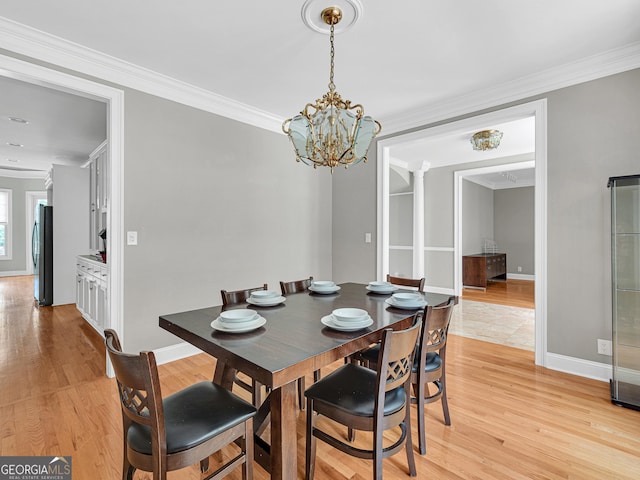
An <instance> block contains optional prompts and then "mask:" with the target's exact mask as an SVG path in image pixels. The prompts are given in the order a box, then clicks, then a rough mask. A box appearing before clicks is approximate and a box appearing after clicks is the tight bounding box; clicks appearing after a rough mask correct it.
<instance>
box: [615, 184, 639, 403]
mask: <svg viewBox="0 0 640 480" xmlns="http://www.w3.org/2000/svg"><path fill="white" fill-rule="evenodd" d="M609 187H610V188H611V249H612V252H611V263H612V265H611V271H612V287H613V292H612V307H613V311H612V320H613V329H612V343H613V379H612V384H611V397H612V401H613V402H614V403H616V404H619V405H622V406H627V407H631V408H636V409H640V175H633V176H627V177H612V178H610V179H609Z"/></svg>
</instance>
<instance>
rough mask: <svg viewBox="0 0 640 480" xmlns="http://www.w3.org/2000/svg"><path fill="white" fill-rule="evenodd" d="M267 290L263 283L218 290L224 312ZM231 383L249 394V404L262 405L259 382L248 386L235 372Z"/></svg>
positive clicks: (252, 381)
mask: <svg viewBox="0 0 640 480" xmlns="http://www.w3.org/2000/svg"><path fill="white" fill-rule="evenodd" d="M268 289H269V287H268V285H267V284H266V283H265V284H263V285H262V286H261V287H254V288H246V289H244V290H233V291H228V290H220V295H221V297H222V309H223V310H224V309H225V307H228V306H230V305H236V304H238V303H245V302H246V301H247V299H248V298H249V297H250V296H251V294H252V293H253V292H256V291H258V290H268ZM233 383H235V384H236V385H238V386H239V387H240V388H242V389H244V390H246V391H247V392H249V393H250V394H251V403H253V405H254V406H256V407H259V406H260V405H261V404H262V385H261V384H260V382H258V381H257V380H255V379H253V378H252V379H251V384H248V383H247V382H245V381H244V380H243V379H242V378H240V377H239V376H238V374H237V372H236V374H235V376H234V378H233Z"/></svg>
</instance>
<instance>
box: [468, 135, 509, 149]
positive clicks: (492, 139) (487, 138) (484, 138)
mask: <svg viewBox="0 0 640 480" xmlns="http://www.w3.org/2000/svg"><path fill="white" fill-rule="evenodd" d="M501 139H502V132H499V131H498V130H482V131H480V132H477V133H474V134H473V137H471V138H470V142H471V144H472V145H473V149H474V150H491V149H494V148H498V146H499V145H500V140H501Z"/></svg>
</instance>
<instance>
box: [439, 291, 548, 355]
mask: <svg viewBox="0 0 640 480" xmlns="http://www.w3.org/2000/svg"><path fill="white" fill-rule="evenodd" d="M449 333H451V334H454V335H460V336H462V337H469V338H476V339H478V340H484V341H486V342H492V343H499V344H501V345H508V346H511V347H516V348H521V349H524V350H531V351H534V338H535V310H533V309H529V308H519V307H507V306H505V305H495V304H491V303H481V302H474V301H471V300H462V299H461V300H460V303H459V304H458V305H457V306H456V308H454V309H453V316H452V318H451V324H450V325H449Z"/></svg>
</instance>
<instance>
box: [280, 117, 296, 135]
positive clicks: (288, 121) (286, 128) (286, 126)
mask: <svg viewBox="0 0 640 480" xmlns="http://www.w3.org/2000/svg"><path fill="white" fill-rule="evenodd" d="M291 120H293V119H291V118H288V119H286V120H285V121H284V122H283V123H282V131H283V132H284V133H285V134H286V135H289V132H290V131H291V130H290V129H289V125H291Z"/></svg>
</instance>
